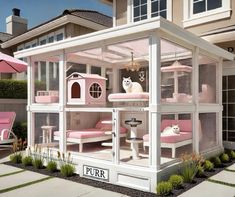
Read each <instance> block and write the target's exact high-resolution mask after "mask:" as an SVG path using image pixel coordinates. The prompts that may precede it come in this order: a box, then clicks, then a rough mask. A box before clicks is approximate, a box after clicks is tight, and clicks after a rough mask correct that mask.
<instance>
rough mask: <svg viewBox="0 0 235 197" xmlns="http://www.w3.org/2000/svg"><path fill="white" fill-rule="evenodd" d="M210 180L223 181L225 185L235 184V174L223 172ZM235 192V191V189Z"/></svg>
mask: <svg viewBox="0 0 235 197" xmlns="http://www.w3.org/2000/svg"><path fill="white" fill-rule="evenodd" d="M210 179H212V180H217V181H222V182H225V183H232V184H235V173H234V172H229V171H225V170H223V171H221V172H219V173H218V174H216V175H214V176H212V177H210ZM234 190H235V188H234Z"/></svg>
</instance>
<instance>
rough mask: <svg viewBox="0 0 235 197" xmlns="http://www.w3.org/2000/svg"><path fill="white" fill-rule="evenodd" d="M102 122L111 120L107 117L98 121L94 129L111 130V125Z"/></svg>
mask: <svg viewBox="0 0 235 197" xmlns="http://www.w3.org/2000/svg"><path fill="white" fill-rule="evenodd" d="M103 121H112V118H110V117H107V118H104V119H101V120H99V122H97V123H96V125H95V128H97V129H103V128H105V129H110V128H111V129H112V124H108V123H102V122H103Z"/></svg>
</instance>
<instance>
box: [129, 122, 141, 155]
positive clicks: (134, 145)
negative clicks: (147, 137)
mask: <svg viewBox="0 0 235 197" xmlns="http://www.w3.org/2000/svg"><path fill="white" fill-rule="evenodd" d="M125 124H127V125H130V126H131V136H130V138H127V139H126V142H127V143H130V144H131V150H132V159H140V157H139V144H140V143H143V139H142V138H137V126H138V125H140V124H142V121H141V120H136V118H131V120H126V121H125Z"/></svg>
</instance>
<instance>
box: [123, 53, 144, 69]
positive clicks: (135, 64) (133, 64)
mask: <svg viewBox="0 0 235 197" xmlns="http://www.w3.org/2000/svg"><path fill="white" fill-rule="evenodd" d="M125 68H126V70H127V71H129V70H130V71H132V72H134V71H139V69H140V64H139V63H138V62H135V61H134V54H133V52H131V61H130V62H129V63H128V64H126V65H125Z"/></svg>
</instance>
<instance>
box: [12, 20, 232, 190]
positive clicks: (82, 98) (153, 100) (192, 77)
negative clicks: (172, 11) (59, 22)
mask: <svg viewBox="0 0 235 197" xmlns="http://www.w3.org/2000/svg"><path fill="white" fill-rule="evenodd" d="M131 52H133V53H131ZM130 54H133V61H138V63H139V64H140V66H141V67H142V68H141V69H140V70H144V71H145V72H146V79H145V80H144V82H143V83H142V82H141V81H138V80H139V72H140V70H139V71H138V70H134V71H127V70H126V68H125V67H124V66H123V65H125V64H127V63H128V62H129V60H130V59H131V58H132V57H131V56H130ZM15 56H16V57H17V58H27V61H28V64H29V67H28V73H27V75H28V92H29V94H28V95H29V98H28V107H27V110H28V147H34V145H35V144H39V145H40V146H41V147H42V152H43V151H44V147H45V151H46V149H47V147H49V150H48V151H49V152H50V155H52V156H55V157H56V155H57V151H60V152H63V153H65V155H66V154H68V152H69V153H71V157H72V158H73V162H74V163H76V165H75V167H76V173H78V174H80V176H84V177H88V178H92V179H96V180H100V181H106V182H109V183H113V184H117V185H123V186H126V187H131V188H136V189H140V190H144V191H151V192H155V188H156V184H157V182H158V181H160V180H161V179H162V177H166V176H167V173H169V172H171V171H173V170H178V161H179V160H178V159H177V158H178V157H179V155H181V154H182V153H184V152H185V151H187V152H188V153H190V152H191V153H192V152H196V153H203V154H206V155H207V154H210V155H213V154H215V153H217V152H219V151H221V150H222V149H223V146H222V96H221V95H222V60H223V59H227V60H233V59H234V55H232V54H230V53H228V52H227V51H224V50H222V49H221V48H218V47H216V46H214V45H211V44H209V43H207V42H206V41H205V40H202V39H201V38H198V37H197V36H195V35H194V34H192V33H190V32H188V31H185V30H184V29H181V28H180V27H178V26H176V25H174V24H172V23H170V22H169V21H166V20H164V19H162V18H160V17H157V18H154V19H150V20H145V21H139V22H136V23H130V24H128V25H125V26H119V27H114V28H110V29H106V30H104V31H99V32H94V33H91V34H87V35H83V36H80V37H74V38H68V39H66V40H63V41H59V42H55V43H52V44H50V45H42V46H39V47H34V48H32V49H30V50H22V51H18V52H16V53H15ZM51 59H55V60H57V62H53V64H52V63H50V61H51ZM39 61H40V62H43V61H45V62H48V63H47V65H49V69H45V70H46V71H47V72H49V73H48V76H53V74H51V73H50V72H51V71H53V69H51V68H50V65H52V66H53V65H54V67H53V68H56V69H57V72H58V75H56V78H53V79H51V78H48V79H47V80H44V81H43V82H44V83H49V82H51V83H50V84H55V85H56V84H59V85H58V87H53V91H58V96H59V101H58V102H53V103H36V102H35V96H36V92H37V91H36V90H35V87H36V84H37V81H38V75H39V74H40V73H39V74H38V73H37V72H35V70H36V71H37V67H38V65H39V64H38V62H39ZM175 61H178V62H179V63H180V64H182V65H185V66H187V67H185V68H184V70H183V71H184V72H181V71H179V70H177V75H176V74H175V75H174V72H175V70H169V72H164V71H166V69H167V68H168V69H170V68H172V67H171V66H172V65H174V62H175ZM71 64H72V65H74V66H73V69H74V71H73V72H74V73H73V74H72V75H69V74H68V73H67V71H68V67H69V66H70V65H71ZM45 65H46V64H45ZM42 66H43V64H42V65H41V67H42ZM84 67H85V69H84ZM81 71H83V72H85V73H83V74H82V72H81ZM76 72H77V73H76ZM107 72H108V73H111V74H110V75H112V77H111V78H108V80H107V81H106V80H105V78H106V76H107V75H106V74H107ZM97 73H99V76H97V75H95V76H94V75H93V74H97ZM68 76H69V77H68ZM91 76H92V77H91ZM129 76H130V77H131V79H132V81H133V82H139V83H141V85H142V87H143V91H144V92H142V93H128V94H127V93H122V92H123V89H122V79H123V77H129ZM172 77H175V79H176V80H175V81H173V80H172ZM43 79H44V78H43V77H41V80H43ZM50 80H51V81H50ZM110 80H112V81H111V82H110ZM105 82H106V83H107V84H112V85H110V86H109V85H108V87H109V89H108V90H107V92H106V93H107V96H108V98H107V97H106V94H105V91H106V85H105ZM97 84H98V85H97ZM177 86H178V87H177ZM47 87H48V89H49V87H50V86H49V85H48V86H47ZM165 87H166V88H165ZM164 88H165V89H164ZM176 90H177V91H178V92H176ZM45 91H47V89H46V88H45ZM205 92H210V99H206V100H201V99H200V97H201V95H203V94H204V93H205ZM174 93H177V94H178V99H175V100H174V102H171V99H174V95H173V94H174ZM201 93H202V94H201ZM180 94H181V95H180ZM110 95H112V96H114V97H116V99H117V100H118V101H120V99H121V100H122V103H123V104H122V105H119V104H118V102H116V103H113V100H112V98H111V99H110V97H111V96H110ZM175 96H177V95H175ZM120 97H121V98H120ZM186 97H187V99H185V98H186ZM167 98H168V99H167ZM170 98H171V99H170ZM175 98H176V97H175ZM207 98H208V97H207ZM113 99H115V98H113ZM110 101H112V102H110ZM189 101H190V102H189ZM131 102H137V103H138V102H145V103H146V105H144V106H141V105H138V106H137V105H133V106H132V105H128V104H129V103H131ZM97 103H98V104H102V105H99V106H96V104H97ZM114 104H115V105H114ZM132 118H136V120H140V121H142V124H139V125H138V126H137V131H136V133H135V134H136V135H135V136H134V137H135V138H140V139H141V141H142V142H141V143H140V144H139V149H138V151H139V153H138V154H139V156H140V157H131V156H136V155H133V153H134V151H136V149H135V150H134V151H133V149H131V144H130V143H126V139H127V138H129V137H132V136H130V126H129V125H126V124H125V121H127V120H131V119H132ZM47 123H48V124H50V125H53V126H54V128H53V130H52V134H51V135H52V136H53V137H52V139H51V142H48V143H47V144H44V143H42V139H41V138H40V136H41V135H42V129H41V127H42V126H48V124H47ZM172 123H174V124H178V125H179V127H180V135H181V134H182V136H179V137H178V138H180V139H177V140H176V137H175V136H167V137H166V138H164V139H163V138H162V137H161V131H163V130H164V128H165V127H167V126H171V125H169V124H172ZM124 127H126V128H124ZM127 129H128V130H129V132H127ZM144 136H147V137H146V138H148V140H146V139H145V138H144ZM55 138H56V140H55ZM143 138H144V139H143ZM108 139H109V140H111V143H110V146H103V145H102V144H103V141H104V140H108ZM142 139H143V140H142ZM80 143H84V144H83V150H82V151H81V150H80V152H79V144H80ZM142 143H144V145H146V144H147V145H146V146H148V151H146V152H144V151H143V148H142V146H141V144H142ZM172 144H174V146H173V145H172ZM178 145H180V146H178ZM166 146H167V147H166ZM172 147H173V148H172ZM169 148H170V149H171V150H172V154H171V150H170V152H169ZM175 149H177V150H176V151H175ZM137 156H138V155H137ZM94 171H96V172H100V173H91V172H94ZM99 174H102V175H103V176H99Z"/></svg>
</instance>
